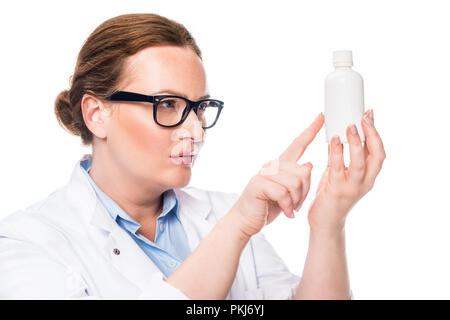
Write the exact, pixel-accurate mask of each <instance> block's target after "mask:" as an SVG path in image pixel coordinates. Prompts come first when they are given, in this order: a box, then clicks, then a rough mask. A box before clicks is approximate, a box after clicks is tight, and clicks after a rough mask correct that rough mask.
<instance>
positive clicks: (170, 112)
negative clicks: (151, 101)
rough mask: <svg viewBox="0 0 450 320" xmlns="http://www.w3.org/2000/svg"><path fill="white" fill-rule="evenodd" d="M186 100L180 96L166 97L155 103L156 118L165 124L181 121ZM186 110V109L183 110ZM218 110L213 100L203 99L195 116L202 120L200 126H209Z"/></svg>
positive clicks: (169, 124)
mask: <svg viewBox="0 0 450 320" xmlns="http://www.w3.org/2000/svg"><path fill="white" fill-rule="evenodd" d="M187 104H188V102H187V101H186V100H184V99H181V98H175V97H167V98H164V99H162V100H160V101H159V102H158V103H157V105H156V120H157V121H158V123H159V124H162V125H165V126H171V125H175V124H177V123H178V122H180V121H181V118H182V117H183V113H184V112H186V111H187V110H186V107H187ZM185 110H186V111H185ZM218 112H219V104H218V103H217V102H215V101H211V100H205V101H203V102H201V103H200V105H199V107H198V112H197V117H198V119H199V121H201V122H202V127H209V126H211V125H212V124H213V123H214V121H215V120H216V117H217V114H218Z"/></svg>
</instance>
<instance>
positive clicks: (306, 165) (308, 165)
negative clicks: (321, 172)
mask: <svg viewBox="0 0 450 320" xmlns="http://www.w3.org/2000/svg"><path fill="white" fill-rule="evenodd" d="M302 166H305V167H308V168H309V169H311V170H312V168H313V167H314V166H313V164H312V163H311V162H306V163H304V164H302Z"/></svg>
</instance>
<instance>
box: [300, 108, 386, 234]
mask: <svg viewBox="0 0 450 320" xmlns="http://www.w3.org/2000/svg"><path fill="white" fill-rule="evenodd" d="M366 118H367V121H365V119H366ZM361 123H362V124H361V126H362V128H363V131H364V135H365V142H364V146H362V145H361V139H360V137H359V134H358V132H356V134H352V131H351V126H348V127H347V132H346V134H347V141H348V142H349V147H350V165H349V167H348V168H347V167H346V166H345V164H344V158H343V144H342V143H341V142H340V141H339V137H338V136H334V137H333V138H332V140H331V141H330V144H328V166H327V168H326V170H325V172H324V174H323V175H322V178H321V181H320V183H319V186H318V188H317V192H316V198H315V199H314V200H313V202H312V203H311V206H310V208H309V213H308V221H309V225H310V227H311V230H326V231H328V230H332V231H336V230H337V231H340V230H343V228H344V225H345V218H346V216H347V214H348V212H349V211H350V210H351V208H352V207H353V206H354V205H355V204H356V203H357V202H358V201H359V199H361V198H362V197H363V196H364V195H365V194H366V193H367V192H369V191H370V190H371V189H372V188H373V185H374V183H375V178H376V177H377V175H378V173H379V172H380V170H381V167H382V164H383V161H384V159H385V158H386V153H385V151H384V147H383V142H382V141H381V137H380V135H379V134H378V132H377V130H376V129H375V126H374V122H373V109H372V110H368V111H366V112H365V113H364V117H363V118H362V119H361ZM355 129H356V127H355Z"/></svg>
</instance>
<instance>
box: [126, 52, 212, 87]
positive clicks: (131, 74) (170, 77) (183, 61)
mask: <svg viewBox="0 0 450 320" xmlns="http://www.w3.org/2000/svg"><path fill="white" fill-rule="evenodd" d="M124 78H125V82H126V87H125V88H123V89H122V90H130V91H131V90H134V91H137V92H141V93H146V94H150V93H152V92H157V91H160V90H161V89H172V90H175V91H178V92H183V93H185V94H186V95H188V96H195V95H203V94H205V93H206V91H207V88H206V74H205V70H204V67H203V63H202V61H201V59H200V58H199V57H198V56H197V54H196V53H195V52H194V50H192V49H191V48H187V47H175V46H158V47H149V48H145V49H143V50H141V51H139V52H137V53H136V54H134V55H133V56H130V57H128V58H127V60H126V62H125V65H124Z"/></svg>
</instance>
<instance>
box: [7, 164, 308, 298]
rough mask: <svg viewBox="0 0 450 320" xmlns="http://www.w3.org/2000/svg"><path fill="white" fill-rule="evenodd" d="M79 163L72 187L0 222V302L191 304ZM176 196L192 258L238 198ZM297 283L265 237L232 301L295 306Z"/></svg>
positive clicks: (251, 251)
mask: <svg viewBox="0 0 450 320" xmlns="http://www.w3.org/2000/svg"><path fill="white" fill-rule="evenodd" d="M86 156H87V155H85V156H83V158H82V159H81V160H83V159H84V158H85V157H86ZM81 160H80V161H81ZM80 161H78V162H77V164H76V165H75V168H74V170H73V172H72V176H71V178H70V181H69V182H68V184H67V185H65V186H64V187H61V188H59V189H57V190H56V191H54V192H53V193H51V194H50V195H49V196H48V197H47V198H46V199H44V200H42V201H40V202H38V203H35V204H33V205H31V206H30V207H28V208H26V209H24V210H20V211H16V212H14V213H12V214H10V215H8V216H6V217H5V218H3V219H2V220H1V221H0V299H78V298H94V299H189V298H188V297H187V296H186V295H185V294H183V292H182V291H180V290H179V289H177V288H175V287H173V286H172V285H170V284H169V283H167V282H166V281H165V278H164V275H163V274H162V273H161V271H160V270H159V269H158V268H157V266H156V265H155V264H154V263H153V262H152V260H151V259H150V258H149V257H148V256H147V255H146V254H145V253H144V252H143V251H142V249H141V248H140V247H139V246H138V245H137V244H136V242H135V241H134V240H133V239H132V238H131V237H130V236H129V235H128V234H127V233H126V232H125V231H124V230H123V229H122V228H120V226H119V225H118V224H117V223H116V222H115V221H114V220H113V219H112V218H111V216H110V215H109V214H108V212H107V211H106V209H105V208H104V207H103V205H102V203H101V202H100V201H99V200H98V199H97V196H96V194H95V191H94V190H93V189H92V187H91V185H90V184H89V181H88V180H87V177H86V175H85V173H84V172H82V170H83V168H81V166H80ZM175 193H176V195H177V197H178V199H179V215H180V220H181V222H182V224H183V227H184V228H185V230H186V234H187V238H188V241H189V246H190V248H191V250H192V251H193V250H194V249H195V248H196V247H197V245H198V244H199V243H200V242H201V241H202V239H203V238H204V237H205V236H206V235H207V233H208V232H209V231H210V230H211V229H212V228H213V227H214V225H215V223H216V222H217V221H218V219H220V217H222V216H223V215H225V214H226V213H227V212H228V211H229V209H230V208H231V206H232V205H233V204H234V202H235V201H236V200H237V198H238V195H237V194H235V193H224V192H217V191H206V190H202V189H199V188H194V187H184V188H179V189H175ZM114 249H119V251H120V253H119V254H115V253H114V251H115V252H116V253H117V250H114ZM211 259H215V257H211ZM217 272H220V270H217ZM299 282H300V277H299V276H297V275H295V274H293V273H291V272H290V271H289V270H288V268H287V267H286V265H285V264H284V262H283V261H282V260H281V259H280V257H279V256H278V255H277V253H276V252H275V251H274V249H273V247H272V246H271V245H270V243H269V242H268V241H267V240H266V238H265V237H264V235H263V233H262V232H259V233H258V234H256V235H254V236H253V237H252V238H251V239H250V241H249V242H248V243H247V245H246V246H245V248H244V250H243V252H242V255H241V257H240V261H239V267H238V270H237V273H236V277H235V279H234V282H233V285H232V287H231V289H230V291H229V293H228V295H227V297H226V299H233V300H236V299H292V298H293V297H294V295H295V292H296V289H297V286H298V284H299ZM211 285H214V284H211Z"/></svg>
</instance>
